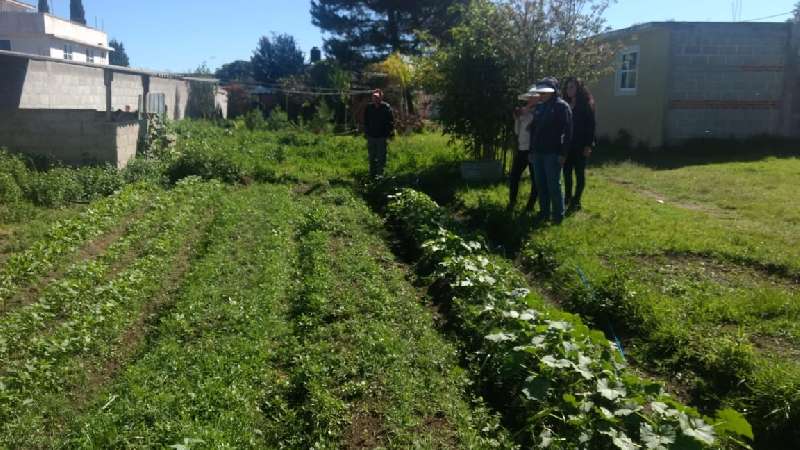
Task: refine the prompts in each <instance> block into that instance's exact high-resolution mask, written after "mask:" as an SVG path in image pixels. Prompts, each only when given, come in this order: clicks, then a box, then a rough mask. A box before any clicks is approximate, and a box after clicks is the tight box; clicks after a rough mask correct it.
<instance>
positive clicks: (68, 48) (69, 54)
mask: <svg viewBox="0 0 800 450" xmlns="http://www.w3.org/2000/svg"><path fill="white" fill-rule="evenodd" d="M73 52H74V49H73V48H72V44H64V59H65V60H67V61H72V60H73V58H74V57H75V56H74V54H73Z"/></svg>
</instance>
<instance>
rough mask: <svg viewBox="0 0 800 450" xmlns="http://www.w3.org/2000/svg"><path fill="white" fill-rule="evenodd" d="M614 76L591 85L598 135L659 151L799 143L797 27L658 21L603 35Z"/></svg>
mask: <svg viewBox="0 0 800 450" xmlns="http://www.w3.org/2000/svg"><path fill="white" fill-rule="evenodd" d="M604 39H605V40H606V41H607V42H610V43H613V44H614V45H615V46H616V47H618V48H619V51H618V53H617V55H616V58H615V70H614V72H613V74H610V75H608V76H606V77H605V78H603V79H601V80H599V81H598V82H597V83H594V84H593V85H592V86H590V89H592V93H593V94H594V96H595V99H596V101H597V115H598V136H600V137H607V138H611V139H613V138H616V137H618V136H619V135H620V133H622V134H628V135H630V136H631V137H632V139H633V143H635V144H637V143H640V144H644V145H647V146H649V147H662V146H665V145H670V144H674V143H679V142H681V141H685V140H687V139H695V138H730V137H734V138H745V137H750V136H756V135H774V136H792V137H797V136H800V76H799V75H798V71H797V69H798V59H799V56H800V55H798V49H799V48H800V45H799V44H800V27H798V25H796V24H794V25H793V24H790V23H739V22H737V23H692V22H660V23H648V24H643V25H638V26H634V27H631V28H627V29H624V30H619V31H614V32H610V33H607V34H606V35H604Z"/></svg>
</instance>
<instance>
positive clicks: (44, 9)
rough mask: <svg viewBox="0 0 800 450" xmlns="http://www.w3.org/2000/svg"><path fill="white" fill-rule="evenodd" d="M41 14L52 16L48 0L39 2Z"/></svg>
mask: <svg viewBox="0 0 800 450" xmlns="http://www.w3.org/2000/svg"><path fill="white" fill-rule="evenodd" d="M39 12H40V13H45V14H50V4H49V2H48V1H47V0H39Z"/></svg>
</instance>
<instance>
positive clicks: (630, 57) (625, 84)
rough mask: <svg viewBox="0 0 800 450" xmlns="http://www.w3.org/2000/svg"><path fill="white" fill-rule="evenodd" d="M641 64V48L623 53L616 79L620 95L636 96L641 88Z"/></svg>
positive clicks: (630, 48)
mask: <svg viewBox="0 0 800 450" xmlns="http://www.w3.org/2000/svg"><path fill="white" fill-rule="evenodd" d="M639 62H640V61H639V47H629V48H627V49H625V50H624V51H623V52H622V53H621V55H620V60H619V70H617V77H616V78H617V83H616V84H617V86H616V91H617V94H618V95H633V94H636V92H637V90H638V88H639Z"/></svg>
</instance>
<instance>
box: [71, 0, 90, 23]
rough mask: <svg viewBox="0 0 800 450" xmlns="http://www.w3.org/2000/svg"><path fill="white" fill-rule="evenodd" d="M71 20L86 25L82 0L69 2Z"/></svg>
mask: <svg viewBox="0 0 800 450" xmlns="http://www.w3.org/2000/svg"><path fill="white" fill-rule="evenodd" d="M69 20H71V21H73V22H76V23H80V24H82V25H86V11H85V10H84V9H83V2H82V1H81V0H69Z"/></svg>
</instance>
